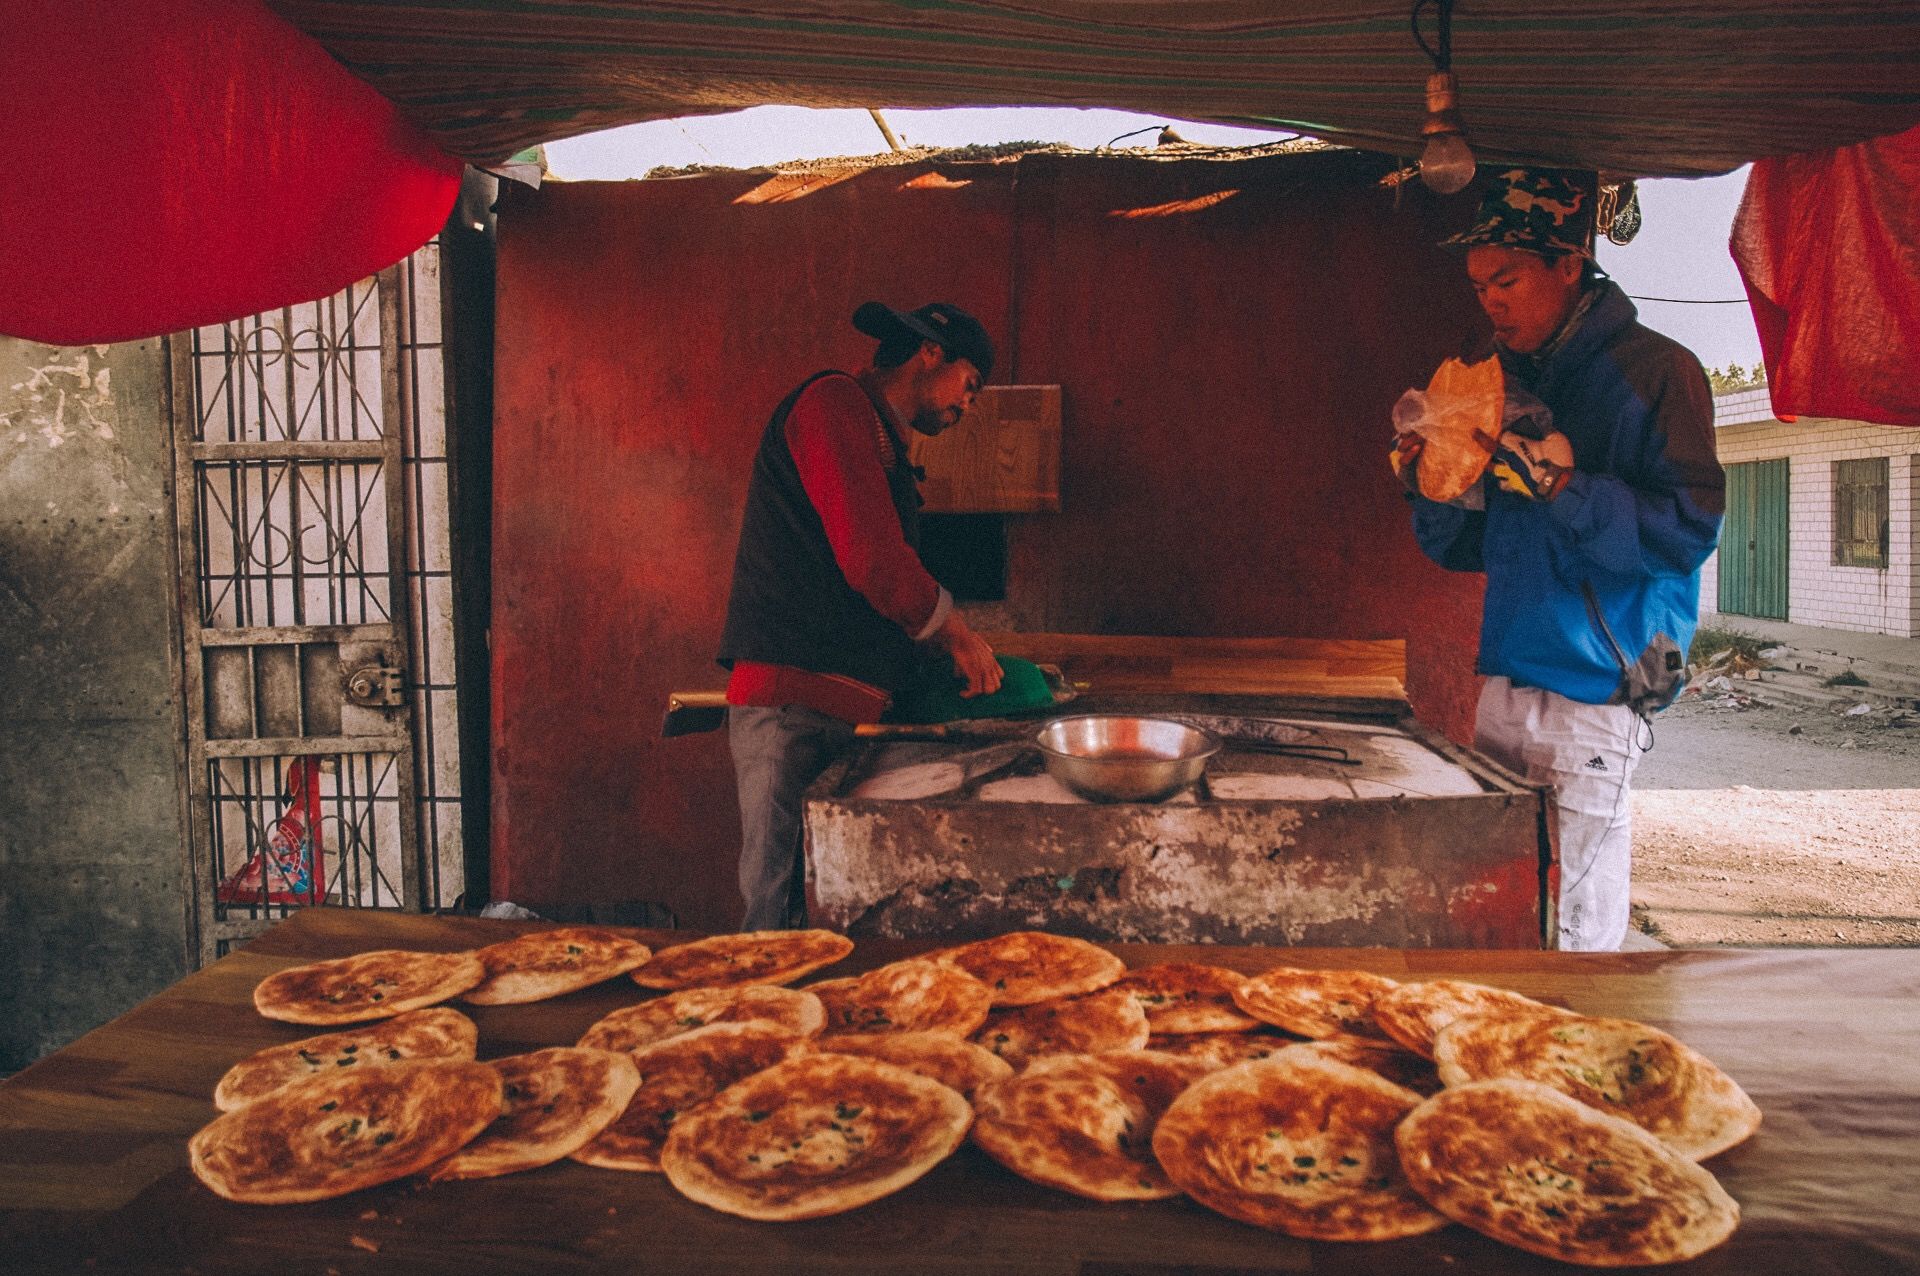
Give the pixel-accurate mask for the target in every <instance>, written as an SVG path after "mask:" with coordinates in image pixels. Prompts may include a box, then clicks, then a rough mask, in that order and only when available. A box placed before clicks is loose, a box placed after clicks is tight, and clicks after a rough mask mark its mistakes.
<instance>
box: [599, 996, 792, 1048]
mask: <svg viewBox="0 0 1920 1276" xmlns="http://www.w3.org/2000/svg"><path fill="white" fill-rule="evenodd" d="M826 1022H827V1019H826V1012H825V1010H824V1009H823V1008H822V1007H821V1004H820V999H819V998H818V997H816V996H814V995H813V993H812V992H811V991H809V990H808V989H805V988H776V987H772V986H769V985H767V984H744V985H742V986H740V987H738V988H687V989H684V990H683V991H680V992H670V993H667V994H666V995H665V996H661V997H655V998H653V999H652V1000H651V1001H643V1002H641V1003H640V1004H639V1005H637V1006H623V1007H621V1008H620V1009H619V1010H616V1011H614V1012H613V1013H612V1014H610V1015H606V1016H605V1017H603V1018H601V1019H600V1020H599V1021H598V1022H596V1023H594V1024H593V1025H592V1026H591V1027H589V1028H588V1029H587V1030H586V1031H585V1032H584V1033H582V1034H580V1040H579V1041H578V1042H577V1043H575V1044H577V1045H580V1046H584V1047H586V1048H587V1049H589V1050H639V1049H642V1048H644V1047H646V1046H650V1045H654V1044H655V1043H657V1042H661V1041H665V1040H667V1039H668V1038H669V1037H678V1036H680V1035H682V1034H683V1033H688V1032H693V1031H694V1030H696V1029H699V1028H706V1027H709V1026H711V1025H713V1024H717V1023H757V1024H765V1025H767V1026H769V1027H774V1028H779V1029H780V1030H781V1031H783V1032H786V1033H788V1034H790V1035H792V1036H795V1037H811V1036H814V1035H816V1034H817V1033H819V1031H820V1030H821V1028H823V1027H824V1026H825V1025H826Z"/></svg>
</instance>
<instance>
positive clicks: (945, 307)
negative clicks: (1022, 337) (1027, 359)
mask: <svg viewBox="0 0 1920 1276" xmlns="http://www.w3.org/2000/svg"><path fill="white" fill-rule="evenodd" d="M853 326H854V327H856V328H858V329H859V330H860V331H862V332H864V333H866V334H867V335H868V336H869V337H872V338H874V339H875V340H878V341H887V340H889V339H891V338H893V337H898V336H901V335H903V334H904V335H909V336H914V337H918V338H920V339H921V340H923V341H931V342H933V343H934V344H935V345H937V346H939V347H940V348H941V349H942V350H945V351H946V352H947V353H948V354H949V355H952V356H953V357H954V358H956V359H965V360H967V361H968V362H969V363H971V364H973V366H974V367H976V368H978V369H979V370H980V379H981V380H982V381H985V380H986V379H987V378H988V377H991V376H992V375H993V338H992V337H989V336H988V335H987V328H986V325H985V324H983V323H981V322H980V321H979V320H978V319H975V318H974V317H973V316H972V315H970V314H968V313H967V312H966V311H964V310H962V309H960V307H958V306H954V305H949V304H948V303H946V302H944V301H932V302H928V303H927V304H926V305H924V306H922V307H920V308H919V309H918V310H910V311H907V312H905V313H904V314H903V313H902V312H900V311H898V310H895V309H894V308H893V307H892V306H889V305H885V304H883V303H881V302H878V301H868V302H863V303H861V305H860V308H859V309H857V310H855V311H854V312H853Z"/></svg>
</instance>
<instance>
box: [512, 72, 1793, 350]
mask: <svg viewBox="0 0 1920 1276" xmlns="http://www.w3.org/2000/svg"><path fill="white" fill-rule="evenodd" d="M882 114H883V115H884V116H885V118H886V121H887V124H888V126H889V127H890V128H892V130H893V132H894V134H895V136H897V137H898V138H899V139H900V142H901V144H902V145H905V146H965V145H968V144H970V143H984V144H991V143H996V142H1018V141H1038V142H1065V143H1069V144H1071V145H1074V146H1081V147H1096V146H1107V145H1113V146H1122V147H1125V146H1152V145H1153V144H1154V141H1155V139H1156V137H1157V135H1158V134H1159V131H1160V129H1161V127H1162V126H1163V125H1172V126H1173V128H1175V129H1176V130H1177V131H1178V132H1179V134H1180V136H1182V137H1183V138H1185V139H1186V140H1188V141H1190V142H1199V143H1203V144H1205V145H1209V146H1253V145H1258V144H1260V143H1262V142H1269V141H1274V140H1277V139H1280V138H1284V137H1286V136H1288V135H1287V134H1284V133H1268V132H1263V131H1260V130H1256V129H1243V128H1228V127H1226V126H1223V125H1218V124H1196V123H1192V122H1188V121H1182V120H1175V119H1172V118H1170V117H1167V116H1159V115H1139V114H1135V113H1132V112H1127V111H1106V110H1091V109H1041V108H1027V107H990V108H962V109H953V110H929V111H907V110H888V111H884V112H882ZM1129 134H1131V136H1128V135H1129ZM886 148H887V145H886V140H885V139H884V138H883V137H881V135H880V131H879V129H878V128H877V127H876V126H875V125H874V122H873V120H872V118H871V117H870V116H869V115H868V114H867V113H866V112H865V111H851V110H831V111H828V110H810V109H808V108H805V107H797V106H761V107H754V108H753V109H751V110H746V111H735V112H732V113H730V114H726V115H703V116H691V117H687V118H684V119H677V120H654V121H651V122H649V123H646V124H631V125H628V126H626V127H625V128H617V129H608V130H606V131H604V132H600V133H591V134H588V135H586V136H584V137H576V138H568V139H566V140H564V141H559V142H551V143H548V145H547V165H548V168H549V170H550V171H551V172H552V174H553V175H554V176H556V177H559V178H563V179H566V180H569V181H619V180H622V179H626V178H638V177H642V176H644V175H645V174H646V172H647V171H648V170H649V169H652V168H655V167H659V166H663V165H664V166H667V167H671V168H678V167H683V166H686V165H691V164H716V165H725V166H728V167H733V168H751V167H753V166H754V165H758V164H773V163H778V162H780V161H783V160H793V159H821V158H826V157H829V156H835V155H868V154H872V153H874V152H876V151H884V150H885V149H886ZM1745 183H1746V170H1745V169H1741V170H1739V171H1737V172H1734V173H1730V174H1727V175H1726V176H1724V177H1707V178H1694V179H1680V178H1668V179H1662V180H1658V181H1648V182H1642V183H1641V184H1640V209H1641V223H1642V224H1641V229H1640V233H1639V235H1637V236H1636V237H1635V238H1634V240H1633V242H1632V243H1630V244H1627V245H1626V246H1624V247H1622V246H1620V245H1616V244H1613V243H1610V242H1607V241H1604V240H1603V241H1602V242H1601V244H1600V249H1599V255H1600V264H1601V266H1603V267H1604V268H1605V269H1606V271H1607V273H1608V274H1610V275H1612V276H1613V278H1614V279H1615V280H1617V281H1618V282H1619V283H1620V285H1621V287H1623V288H1625V289H1626V291H1627V294H1628V295H1629V296H1632V297H1634V298H1636V300H1635V303H1634V304H1635V305H1637V306H1639V307H1640V317H1641V320H1642V321H1643V322H1644V323H1646V325H1647V326H1648V327H1650V328H1655V329H1658V330H1659V331H1661V332H1664V333H1666V334H1667V335H1668V336H1670V337H1673V338H1674V339H1676V340H1678V341H1679V342H1681V343H1682V344H1683V345H1685V346H1687V347H1688V348H1689V349H1691V350H1692V351H1693V352H1694V354H1696V355H1697V356H1699V359H1700V362H1701V363H1703V364H1705V365H1706V366H1707V367H1709V368H1723V367H1726V366H1727V365H1729V364H1738V365H1740V366H1741V367H1743V368H1746V367H1751V366H1752V365H1754V364H1757V363H1759V362H1760V339H1759V337H1758V336H1757V335H1756V334H1755V332H1754V329H1753V316H1752V315H1751V313H1749V311H1748V310H1747V306H1746V302H1745V295H1746V294H1745V292H1744V290H1743V289H1742V288H1741V286H1740V275H1739V272H1738V271H1737V270H1735V268H1734V265H1733V259H1732V257H1731V256H1729V255H1728V252H1727V232H1728V228H1729V227H1730V226H1731V225H1732V223H1733V214H1734V210H1735V209H1736V208H1737V207H1738V206H1739V204H1740V192H1741V190H1742V189H1743V187H1744V186H1745ZM1647 298H1663V299H1665V300H1658V301H1656V300H1647ZM1693 301H1712V302H1725V301H1736V302H1738V304H1735V305H1694V304H1683V303H1686V302H1693Z"/></svg>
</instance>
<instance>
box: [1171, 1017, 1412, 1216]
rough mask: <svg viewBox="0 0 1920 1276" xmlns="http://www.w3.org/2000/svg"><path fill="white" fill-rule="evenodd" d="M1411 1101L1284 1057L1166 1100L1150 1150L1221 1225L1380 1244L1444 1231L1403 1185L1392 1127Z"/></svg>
mask: <svg viewBox="0 0 1920 1276" xmlns="http://www.w3.org/2000/svg"><path fill="white" fill-rule="evenodd" d="M1420 1101H1421V1100H1420V1096H1419V1095H1417V1094H1415V1093H1414V1092H1413V1091H1411V1090H1403V1089H1401V1088H1400V1087H1399V1086H1397V1085H1394V1084H1393V1083H1392V1082H1390V1081H1388V1080H1386V1079H1385V1078H1383V1077H1379V1076H1375V1075H1374V1074H1373V1073H1371V1072H1366V1071H1363V1070H1362V1069H1359V1068H1355V1067H1351V1066H1349V1065H1347V1064H1344V1063H1340V1062H1338V1061H1337V1060H1333V1059H1327V1058H1322V1057H1319V1056H1317V1055H1313V1054H1309V1053H1306V1052H1301V1051H1295V1050H1288V1051H1285V1052H1283V1053H1281V1054H1279V1055H1276V1056H1274V1057H1273V1058H1271V1059H1259V1060H1256V1061H1254V1062H1252V1063H1243V1064H1240V1065H1238V1066H1236V1067H1232V1068H1226V1069H1223V1070H1222V1071H1219V1072H1215V1073H1211V1074H1209V1075H1207V1076H1205V1077H1202V1078H1201V1079H1200V1080H1198V1081H1196V1082H1194V1083H1193V1085H1191V1086H1189V1087H1188V1088H1187V1090H1186V1092H1185V1093H1184V1094H1182V1095H1181V1096H1180V1097H1179V1098H1178V1099H1175V1100H1174V1102H1173V1106H1172V1107H1170V1108H1168V1109H1167V1114H1166V1115H1165V1116H1163V1117H1162V1118H1160V1124H1159V1127H1158V1128H1157V1129H1155V1130H1154V1134H1153V1152H1154V1155H1155V1156H1157V1157H1158V1158H1159V1159H1160V1165H1161V1167H1162V1168H1163V1169H1165V1170H1166V1172H1167V1177H1168V1178H1169V1179H1171V1180H1172V1181H1173V1183H1174V1185H1175V1186H1177V1187H1179V1188H1180V1189H1181V1190H1182V1191H1184V1192H1186V1193H1187V1194H1188V1195H1189V1196H1191V1197H1193V1198H1194V1199H1195V1200H1197V1201H1199V1202H1200V1203H1201V1204H1202V1205H1204V1206H1206V1207H1207V1208H1208V1209H1211V1210H1216V1211H1218V1212H1219V1213H1221V1214H1225V1215H1226V1216H1227V1217H1228V1218H1235V1219H1239V1220H1240V1221H1241V1222H1243V1223H1252V1224H1253V1225H1254V1226H1255V1227H1265V1228H1271V1229H1272V1230H1274V1231H1278V1232H1285V1233H1286V1234H1287V1235H1289V1236H1298V1237H1301V1238H1303V1239H1306V1240H1320V1241H1384V1240H1392V1239H1394V1238H1396V1237H1401V1236H1418V1235H1420V1234H1421V1233H1423V1232H1431V1231H1434V1230H1435V1229H1437V1228H1441V1227H1445V1226H1446V1223H1447V1220H1446V1218H1445V1217H1444V1216H1443V1215H1441V1214H1438V1213H1436V1212H1434V1211H1433V1210H1432V1209H1430V1208H1429V1207H1428V1206H1427V1204H1426V1202H1425V1201H1423V1200H1421V1199H1420V1197H1419V1196H1417V1195H1416V1194H1415V1193H1414V1191H1413V1189H1412V1188H1411V1187H1409V1186H1408V1185H1407V1181H1406V1177H1405V1176H1404V1175H1403V1174H1402V1173H1401V1171H1400V1161H1399V1157H1398V1156H1397V1155H1396V1153H1395V1151H1394V1144H1393V1129H1394V1127H1395V1126H1396V1125H1398V1124H1399V1123H1400V1120H1401V1118H1403V1117H1404V1116H1406V1114H1407V1113H1408V1112H1411V1111H1412V1110H1413V1109H1414V1108H1415V1107H1417V1106H1419V1104H1420Z"/></svg>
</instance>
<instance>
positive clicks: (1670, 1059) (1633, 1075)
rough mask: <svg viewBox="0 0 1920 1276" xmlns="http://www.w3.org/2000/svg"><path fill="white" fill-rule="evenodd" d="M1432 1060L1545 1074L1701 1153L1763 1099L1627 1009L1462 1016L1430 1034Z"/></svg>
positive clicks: (1722, 1143) (1538, 1077)
mask: <svg viewBox="0 0 1920 1276" xmlns="http://www.w3.org/2000/svg"><path fill="white" fill-rule="evenodd" d="M1434 1061H1435V1063H1437V1064H1438V1065H1439V1069H1440V1080H1441V1081H1443V1082H1445V1083H1446V1084H1447V1085H1449V1086H1455V1085H1462V1084H1464V1083H1466V1082H1468V1081H1487V1080H1492V1079H1495V1078H1511V1079H1514V1080H1521V1081H1538V1082H1541V1083H1542V1084H1544V1085H1548V1086H1551V1087H1553V1088H1554V1089H1556V1090H1558V1091H1560V1092H1561V1093H1563V1094H1566V1095H1569V1096H1571V1097H1572V1098H1575V1099H1578V1100H1579V1101H1580V1102H1582V1103H1584V1104H1586V1105H1587V1106H1588V1107H1591V1108H1594V1109H1597V1110H1598V1111H1601V1112H1605V1113H1607V1114H1608V1115H1610V1116H1617V1117H1621V1118H1623V1119H1625V1120H1628V1121H1631V1122H1633V1123H1634V1124H1635V1125H1637V1126H1639V1127H1640V1128H1641V1129H1643V1130H1645V1131H1647V1132H1648V1133H1649V1134H1652V1135H1653V1136H1654V1137H1655V1138H1657V1139H1659V1140H1660V1141H1661V1142H1662V1143H1665V1144H1666V1145H1667V1146H1668V1147H1670V1148H1672V1149H1673V1150H1674V1151H1676V1152H1678V1153H1680V1155H1682V1156H1685V1157H1689V1158H1691V1159H1693V1160H1695V1161H1704V1160H1706V1159H1707V1158H1708V1157H1710V1156H1714V1155H1716V1154H1718V1153H1721V1152H1724V1151H1726V1150H1727V1149H1728V1148H1730V1147H1732V1146H1733V1145H1734V1144H1736V1143H1739V1142H1741V1141H1742V1140H1744V1139H1746V1138H1747V1137H1748V1136H1749V1135H1751V1134H1752V1133H1753V1132H1754V1131H1755V1130H1757V1129H1759V1128H1760V1108H1759V1106H1758V1105H1757V1104H1755V1103H1754V1101H1753V1100H1752V1099H1750V1098H1748V1097H1747V1092H1746V1091H1745V1090H1742V1089H1741V1088H1740V1086H1739V1083H1737V1082H1736V1081H1734V1079H1733V1078H1732V1077H1729V1076H1728V1075H1727V1074H1726V1073H1724V1072H1722V1071H1721V1070H1720V1069H1719V1068H1718V1067H1716V1066H1715V1065H1714V1062H1713V1061H1712V1060H1711V1059H1709V1058H1707V1057H1706V1056H1705V1055H1703V1054H1701V1053H1700V1052H1699V1051H1697V1050H1694V1049H1693V1048H1692V1047H1690V1046H1688V1045H1686V1044H1685V1043H1683V1042H1680V1041H1677V1040H1675V1039H1674V1038H1673V1037H1671V1036H1669V1035H1667V1034H1666V1033H1664V1032H1662V1031H1660V1030H1659V1029H1658V1028H1652V1027H1649V1026H1647V1025H1646V1024H1643V1023H1635V1022H1634V1021H1633V1020H1631V1019H1598V1018H1593V1017H1590V1016H1587V1015H1573V1014H1566V1015H1557V1016H1540V1015H1525V1016H1521V1017H1518V1018H1513V1017H1509V1016H1506V1015H1478V1016H1473V1017H1470V1018H1465V1019H1456V1020H1454V1021H1453V1022H1452V1023H1450V1024H1448V1025H1447V1026H1446V1027H1445V1028H1442V1029H1441V1030H1440V1035H1439V1036H1438V1037H1436V1038H1435V1039H1434Z"/></svg>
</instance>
